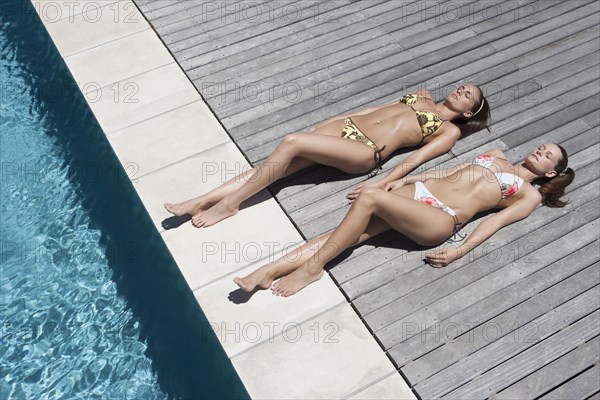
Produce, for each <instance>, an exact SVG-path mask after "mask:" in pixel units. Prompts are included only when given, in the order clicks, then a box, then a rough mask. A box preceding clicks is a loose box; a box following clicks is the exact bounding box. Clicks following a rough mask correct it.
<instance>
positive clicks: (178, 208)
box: [164, 199, 206, 216]
mask: <svg viewBox="0 0 600 400" xmlns="http://www.w3.org/2000/svg"><path fill="white" fill-rule="evenodd" d="M164 206H165V208H166V209H167V211H168V212H170V213H171V214H173V215H177V216H179V215H183V214H192V213H194V212H196V213H197V212H198V211H200V210H199V209H198V208H200V209H202V208H205V206H206V205H205V204H203V203H202V202H201V201H198V200H197V199H191V200H188V201H184V202H182V203H176V204H173V203H165V204H164Z"/></svg>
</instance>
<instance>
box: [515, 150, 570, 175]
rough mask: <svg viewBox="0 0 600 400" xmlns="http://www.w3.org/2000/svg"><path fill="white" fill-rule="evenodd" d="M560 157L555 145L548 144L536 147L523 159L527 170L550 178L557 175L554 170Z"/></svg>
mask: <svg viewBox="0 0 600 400" xmlns="http://www.w3.org/2000/svg"><path fill="white" fill-rule="evenodd" d="M561 157H562V153H561V151H560V149H559V148H558V146H557V145H555V144H552V143H548V144H542V145H540V146H538V148H537V149H534V150H533V151H532V152H531V153H529V155H528V156H527V157H526V158H525V161H524V164H525V167H527V169H528V170H530V171H531V172H533V173H535V174H537V175H540V176H542V175H544V176H546V177H548V178H552V177H553V176H555V175H556V174H557V172H556V170H555V168H556V165H557V164H558V162H559V161H560V159H561Z"/></svg>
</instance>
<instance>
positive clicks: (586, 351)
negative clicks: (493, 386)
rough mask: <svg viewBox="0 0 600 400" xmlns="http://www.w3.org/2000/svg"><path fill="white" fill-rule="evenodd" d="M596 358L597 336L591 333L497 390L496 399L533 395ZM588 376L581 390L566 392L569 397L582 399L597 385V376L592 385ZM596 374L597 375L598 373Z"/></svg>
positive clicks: (599, 356)
mask: <svg viewBox="0 0 600 400" xmlns="http://www.w3.org/2000/svg"><path fill="white" fill-rule="evenodd" d="M599 362H600V338H599V337H595V338H593V339H592V340H590V341H589V342H586V343H584V344H582V345H580V346H579V347H577V348H576V349H575V350H573V351H571V352H570V353H567V354H565V355H564V356H562V357H560V358H559V359H558V360H554V361H552V362H551V363H550V364H547V365H545V366H544V367H543V368H541V369H539V370H537V371H535V372H534V373H533V374H531V375H529V376H527V377H526V378H525V379H522V380H520V381H519V382H517V383H516V384H514V385H512V386H510V387H508V388H507V389H505V390H503V391H501V392H500V393H498V396H496V399H498V400H500V399H505V400H509V399H510V400H512V399H523V400H526V399H533V398H535V397H538V396H539V395H541V394H543V393H544V392H546V391H547V389H548V388H549V387H552V386H555V385H556V384H557V382H564V381H566V380H567V379H568V378H571V377H572V376H573V375H575V374H578V373H579V372H581V371H582V370H584V369H586V368H589V367H590V366H594V365H596V366H597V365H598V363H599ZM592 368H593V367H592ZM590 378H591V379H589V381H588V382H585V381H584V382H581V383H582V389H583V390H581V389H580V392H579V395H578V396H576V395H574V393H570V394H569V397H570V398H582V399H583V398H585V397H587V396H589V395H592V394H593V393H594V392H595V391H597V390H598V389H600V381H599V379H596V380H595V382H596V385H594V378H593V377H590ZM596 378H598V375H597V376H596ZM593 386H595V387H593ZM573 389H575V388H573ZM565 398H566V397H565Z"/></svg>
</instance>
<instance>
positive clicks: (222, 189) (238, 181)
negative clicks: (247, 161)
mask: <svg viewBox="0 0 600 400" xmlns="http://www.w3.org/2000/svg"><path fill="white" fill-rule="evenodd" d="M315 164H316V163H315V162H314V161H311V160H307V159H306V158H302V157H296V158H294V159H293V160H292V162H291V163H290V165H289V167H288V169H287V170H286V171H285V176H287V175H291V174H293V173H294V172H297V171H300V170H302V169H304V168H308V167H309V166H311V165H315ZM255 172H256V168H251V169H249V170H248V171H245V172H243V173H241V174H239V175H238V176H236V177H234V178H231V179H230V180H228V181H227V182H225V183H223V184H222V185H220V186H218V187H216V188H214V189H213V190H211V191H210V192H208V193H205V194H203V195H201V196H198V197H195V198H193V199H190V200H187V201H184V202H182V203H177V204H172V203H165V205H164V206H165V208H166V209H167V211H169V212H170V213H171V214H173V215H183V214H186V213H187V214H192V215H195V214H198V213H199V212H201V211H203V210H206V209H208V208H210V207H211V206H212V205H214V204H215V203H217V202H218V201H219V200H221V199H223V198H224V197H225V196H227V195H230V194H232V193H234V192H235V191H236V190H238V189H239V188H240V187H241V186H242V185H243V184H244V183H246V181H247V180H248V179H250V178H251V177H252V176H253V175H254V173H255Z"/></svg>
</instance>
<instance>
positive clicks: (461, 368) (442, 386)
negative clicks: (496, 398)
mask: <svg viewBox="0 0 600 400" xmlns="http://www.w3.org/2000/svg"><path fill="white" fill-rule="evenodd" d="M598 294H600V289H599V288H598V286H596V287H594V288H593V289H590V290H589V291H587V292H584V293H582V294H581V295H579V296H577V297H575V298H573V299H571V300H569V301H567V302H566V303H564V304H562V305H560V306H559V307H557V308H556V309H554V310H552V311H550V312H548V313H545V314H543V315H541V316H540V317H538V318H536V319H534V320H532V321H530V323H529V324H528V325H525V326H523V327H519V328H518V329H517V330H516V331H515V332H516V333H515V334H511V335H506V336H503V337H501V338H498V339H497V340H495V341H493V342H492V343H490V344H489V345H488V346H486V347H484V348H482V349H481V350H479V351H477V352H475V353H473V354H470V355H469V356H467V357H465V358H463V359H462V360H461V361H460V362H458V363H456V364H454V365H453V366H452V367H451V368H447V369H445V370H443V371H442V372H440V373H438V374H436V375H434V376H432V377H430V378H429V379H427V380H425V381H424V382H421V383H418V384H417V385H415V386H414V387H415V389H416V390H417V391H418V392H419V394H420V395H421V396H424V397H426V398H433V397H436V398H439V397H442V398H443V397H445V396H448V397H449V398H473V397H472V396H473V394H474V395H475V396H477V394H479V395H482V394H483V393H482V392H483V390H485V391H486V392H487V391H488V386H489V389H490V391H491V393H489V394H493V393H497V392H498V391H500V390H502V389H504V388H505V387H506V386H507V385H508V384H509V382H513V381H512V380H509V379H495V380H493V381H490V380H489V378H490V377H491V376H496V377H500V376H501V375H512V376H511V378H514V377H516V376H518V375H521V377H522V376H523V375H526V373H525V371H527V370H528V368H531V365H532V364H534V365H535V364H537V363H539V362H540V361H541V360H536V361H533V360H528V361H527V360H524V356H523V354H531V353H532V352H533V353H537V352H536V349H539V348H545V349H548V348H552V349H553V351H552V353H553V355H552V356H551V357H553V359H554V358H558V357H559V356H560V355H561V354H564V353H566V352H567V351H569V350H570V349H573V348H574V347H576V346H577V344H578V343H583V342H585V340H587V339H590V338H592V337H594V336H596V335H597V334H598V333H600V327H597V326H596V327H594V326H593V325H594V324H593V323H592V322H591V321H590V318H584V317H586V316H587V315H589V314H590V312H592V315H600V312H599V311H597V310H596V311H590V310H589V304H590V302H592V303H593V302H594V295H596V296H597V295H598ZM532 327H533V328H532ZM595 331H599V332H598V333H595ZM557 332H558V333H557ZM575 333H579V334H583V336H582V337H577V336H579V335H576V334H575ZM594 333H595V334H594ZM490 335H494V333H490ZM574 336H575V337H574ZM516 338H518V339H519V340H517V339H516ZM569 339H572V340H573V341H572V342H571V341H570V340H569ZM546 341H547V342H546ZM544 342H546V343H544ZM542 343H543V344H544V345H545V346H541V344H542ZM528 350H529V351H528ZM542 351H544V350H542ZM546 352H548V351H547V350H546ZM538 357H539V356H538ZM544 358H547V357H544ZM518 360H519V361H521V360H522V361H523V364H522V365H518V364H517V361H518ZM542 365H543V364H542ZM508 366H510V369H513V371H506V369H507V367H508ZM504 377H505V376H504ZM456 388H458V389H457V390H455V389H456ZM484 388H485V389H484ZM473 392H475V393H473ZM469 395H470V396H469ZM452 396H455V397H452ZM484 397H486V396H484Z"/></svg>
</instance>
